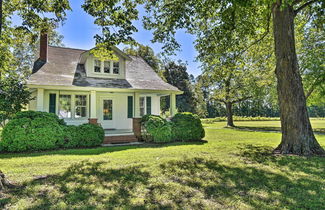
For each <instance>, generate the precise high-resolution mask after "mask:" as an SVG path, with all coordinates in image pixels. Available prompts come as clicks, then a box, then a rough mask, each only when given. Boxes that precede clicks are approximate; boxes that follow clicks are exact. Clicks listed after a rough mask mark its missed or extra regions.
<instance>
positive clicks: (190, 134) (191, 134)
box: [171, 112, 205, 141]
mask: <svg viewBox="0 0 325 210" xmlns="http://www.w3.org/2000/svg"><path fill="white" fill-rule="evenodd" d="M171 121H172V135H173V138H174V139H175V140H177V141H195V140H201V139H202V138H203V137H204V136H205V132H204V129H203V126H202V123H201V120H200V118H199V116H198V115H196V114H192V113H190V112H182V113H177V114H176V115H175V116H174V117H173V118H172V119H171Z"/></svg>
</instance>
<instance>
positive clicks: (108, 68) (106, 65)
mask: <svg viewBox="0 0 325 210" xmlns="http://www.w3.org/2000/svg"><path fill="white" fill-rule="evenodd" d="M104 73H106V74H109V73H111V62H110V61H104Z"/></svg>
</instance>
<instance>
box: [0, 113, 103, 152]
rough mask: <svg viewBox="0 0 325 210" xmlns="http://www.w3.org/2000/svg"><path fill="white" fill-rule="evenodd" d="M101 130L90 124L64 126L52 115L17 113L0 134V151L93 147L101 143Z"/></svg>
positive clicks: (62, 122) (99, 127) (61, 121)
mask: <svg viewBox="0 0 325 210" xmlns="http://www.w3.org/2000/svg"><path fill="white" fill-rule="evenodd" d="M104 135H105V133H104V129H103V128H102V127H101V126H98V125H93V124H84V125H79V126H72V125H70V126H67V125H66V124H65V123H64V121H63V120H61V119H59V118H58V117H57V116H56V115H55V114H53V113H47V112H35V111H25V112H19V113H17V114H16V115H15V117H14V118H13V119H12V120H10V121H9V123H8V124H7V125H6V126H5V127H4V129H3V131H2V137H1V141H0V150H2V151H8V152H22V151H36V150H48V149H57V148H75V147H93V146H98V145H100V144H101V143H102V142H103V139H104Z"/></svg>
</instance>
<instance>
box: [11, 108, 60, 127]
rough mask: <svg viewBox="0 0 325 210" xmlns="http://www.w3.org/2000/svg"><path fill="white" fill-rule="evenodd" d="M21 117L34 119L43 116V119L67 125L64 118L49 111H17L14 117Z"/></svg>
mask: <svg viewBox="0 0 325 210" xmlns="http://www.w3.org/2000/svg"><path fill="white" fill-rule="evenodd" d="M21 118H29V119H31V120H34V119H36V118H42V119H46V120H48V121H55V122H57V123H58V124H59V125H66V123H65V122H64V120H63V119H60V118H59V117H58V116H57V115H56V114H54V113H48V112H38V111H23V112H18V113H16V114H15V115H14V117H13V119H21Z"/></svg>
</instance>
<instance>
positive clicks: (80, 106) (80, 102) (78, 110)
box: [74, 95, 87, 118]
mask: <svg viewBox="0 0 325 210" xmlns="http://www.w3.org/2000/svg"><path fill="white" fill-rule="evenodd" d="M74 117H75V118H81V117H87V96H86V95H75V113H74Z"/></svg>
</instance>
